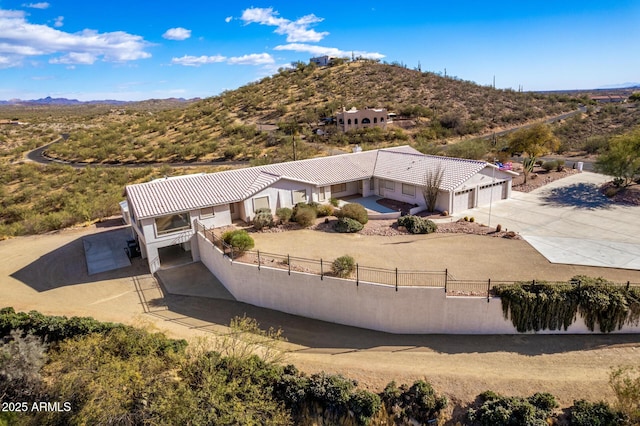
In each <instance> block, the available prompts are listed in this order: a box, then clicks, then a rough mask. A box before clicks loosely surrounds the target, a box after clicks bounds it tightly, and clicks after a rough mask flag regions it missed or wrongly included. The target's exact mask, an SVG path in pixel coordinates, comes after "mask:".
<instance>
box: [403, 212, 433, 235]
mask: <svg viewBox="0 0 640 426" xmlns="http://www.w3.org/2000/svg"><path fill="white" fill-rule="evenodd" d="M398 226H404V227H405V228H407V231H409V232H410V233H412V234H430V233H432V232H435V231H436V229H438V225H436V224H435V223H434V222H433V221H432V220H429V219H425V218H422V217H419V216H413V215H407V216H401V217H399V218H398Z"/></svg>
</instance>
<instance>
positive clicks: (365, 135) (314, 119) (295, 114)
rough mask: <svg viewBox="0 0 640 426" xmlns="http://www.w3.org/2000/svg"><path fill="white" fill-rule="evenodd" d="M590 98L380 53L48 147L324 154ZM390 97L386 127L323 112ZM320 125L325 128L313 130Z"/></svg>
mask: <svg viewBox="0 0 640 426" xmlns="http://www.w3.org/2000/svg"><path fill="white" fill-rule="evenodd" d="M583 101H584V100H583V99H580V98H577V97H571V96H568V95H558V94H552V95H543V94H537V93H520V92H516V91H513V90H497V89H494V88H492V87H488V86H480V85H477V84H475V83H472V82H468V81H462V80H459V79H456V78H451V77H442V76H439V75H437V74H434V73H429V72H427V73H424V72H420V71H417V70H410V69H407V68H404V67H402V66H397V65H389V64H381V63H377V62H373V61H354V62H345V63H341V64H338V65H335V66H330V67H322V68H319V67H316V66H315V65H309V64H302V63H298V64H297V66H295V67H294V68H292V69H282V70H280V72H278V73H277V74H275V75H273V76H270V77H266V78H264V79H262V80H260V81H258V82H254V83H251V84H248V85H246V86H243V87H241V88H239V89H237V90H230V91H226V92H224V93H222V94H221V95H219V96H216V97H211V98H207V99H203V100H200V101H196V102H193V103H191V104H188V105H181V106H180V107H179V108H175V107H173V106H172V105H171V104H168V106H167V108H166V109H162V108H157V107H156V108H154V109H153V110H145V108H144V107H141V106H140V105H138V106H137V107H130V106H126V105H125V106H120V107H115V108H111V109H110V110H108V111H106V112H105V113H104V114H101V115H99V114H96V115H94V116H93V118H92V119H91V120H90V122H85V123H83V125H82V126H76V127H75V128H73V129H71V130H68V131H67V132H68V133H69V135H70V136H69V138H68V140H66V141H65V142H64V143H59V144H56V145H54V146H52V147H51V148H50V150H49V154H50V155H51V156H54V157H59V158H62V159H66V160H72V161H89V162H157V161H172V162H175V161H203V160H215V159H253V160H255V161H281V160H287V159H290V158H291V155H292V154H291V153H292V147H291V145H292V135H296V136H295V138H296V149H297V158H304V157H308V156H313V155H322V154H323V153H325V152H329V151H331V150H333V149H335V148H336V147H338V148H339V147H341V146H343V147H344V146H347V145H348V144H350V143H360V144H364V145H365V148H367V147H370V148H374V147H381V146H386V145H390V144H398V143H410V144H414V145H415V146H418V147H420V146H424V145H425V144H435V143H443V142H446V141H447V139H452V138H453V139H455V138H458V139H459V138H460V137H469V136H472V135H480V134H487V133H491V132H493V131H497V130H500V129H503V128H509V127H513V126H517V125H519V124H523V123H526V122H530V121H533V120H536V119H540V118H542V117H547V116H552V115H556V114H560V113H562V112H566V111H572V110H575V109H576V108H577V106H578V104H579V103H581V102H583ZM343 107H346V108H351V107H356V108H364V107H382V108H386V109H387V110H388V111H389V112H394V113H396V114H397V115H398V119H397V120H396V122H395V125H393V126H389V127H388V128H387V129H386V130H384V131H383V130H382V129H367V130H366V131H358V132H354V134H347V135H345V134H339V133H337V131H336V129H335V126H330V125H326V126H323V123H324V122H323V121H322V119H324V118H328V117H331V116H333V115H334V114H335V113H336V112H337V111H339V110H340V109H341V108H343ZM318 128H321V129H322V130H323V132H321V133H324V134H323V135H321V136H320V135H317V134H316V133H315V132H314V131H315V130H317V129H318Z"/></svg>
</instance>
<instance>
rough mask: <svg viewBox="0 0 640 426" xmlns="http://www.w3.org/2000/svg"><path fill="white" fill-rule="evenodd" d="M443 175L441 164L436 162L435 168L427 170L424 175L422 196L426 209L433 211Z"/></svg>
mask: <svg viewBox="0 0 640 426" xmlns="http://www.w3.org/2000/svg"><path fill="white" fill-rule="evenodd" d="M443 177H444V169H443V168H442V164H438V165H437V166H436V168H435V169H433V170H427V172H426V173H425V175H424V183H423V185H422V188H421V190H422V196H423V197H424V201H425V203H426V204H427V211H430V212H432V211H435V209H436V203H437V201H438V193H439V192H440V185H441V184H442V179H443Z"/></svg>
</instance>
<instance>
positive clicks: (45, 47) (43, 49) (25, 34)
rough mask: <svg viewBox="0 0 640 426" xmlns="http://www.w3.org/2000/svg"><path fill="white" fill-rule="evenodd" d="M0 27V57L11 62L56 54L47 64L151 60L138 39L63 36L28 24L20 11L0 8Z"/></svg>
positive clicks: (85, 32) (91, 34)
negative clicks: (6, 57) (98, 59)
mask: <svg viewBox="0 0 640 426" xmlns="http://www.w3.org/2000/svg"><path fill="white" fill-rule="evenodd" d="M0 28H1V29H2V30H1V34H2V36H0V56H2V55H6V56H12V57H13V61H12V62H13V63H17V62H18V63H19V62H21V61H22V59H23V58H24V57H27V56H41V55H57V54H59V55H61V56H60V57H58V58H54V59H51V60H50V62H51V63H59V64H71V63H78V64H89V63H93V62H94V61H95V60H96V59H97V58H102V60H104V61H112V62H120V61H133V60H137V59H145V58H149V57H151V54H150V53H147V52H145V50H144V49H145V48H146V47H148V46H149V45H150V44H149V43H148V42H146V41H145V40H144V39H143V38H142V37H141V36H138V35H133V34H129V33H125V32H123V31H115V32H110V33H99V32H97V31H95V30H83V31H81V32H79V33H66V32H64V31H60V30H57V29H54V28H51V27H49V26H47V25H39V24H30V23H29V22H27V20H26V19H25V13H24V12H22V11H12V10H3V9H0ZM73 61H77V62H73Z"/></svg>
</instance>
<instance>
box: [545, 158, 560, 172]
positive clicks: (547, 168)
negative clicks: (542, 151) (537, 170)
mask: <svg viewBox="0 0 640 426" xmlns="http://www.w3.org/2000/svg"><path fill="white" fill-rule="evenodd" d="M542 168H543V169H544V171H545V172H550V171H551V170H554V169H556V168H558V162H557V161H556V160H550V161H545V162H544V163H542Z"/></svg>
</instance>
